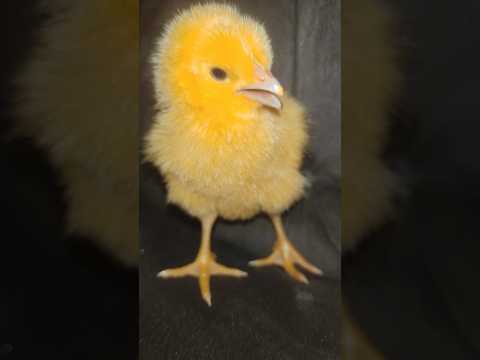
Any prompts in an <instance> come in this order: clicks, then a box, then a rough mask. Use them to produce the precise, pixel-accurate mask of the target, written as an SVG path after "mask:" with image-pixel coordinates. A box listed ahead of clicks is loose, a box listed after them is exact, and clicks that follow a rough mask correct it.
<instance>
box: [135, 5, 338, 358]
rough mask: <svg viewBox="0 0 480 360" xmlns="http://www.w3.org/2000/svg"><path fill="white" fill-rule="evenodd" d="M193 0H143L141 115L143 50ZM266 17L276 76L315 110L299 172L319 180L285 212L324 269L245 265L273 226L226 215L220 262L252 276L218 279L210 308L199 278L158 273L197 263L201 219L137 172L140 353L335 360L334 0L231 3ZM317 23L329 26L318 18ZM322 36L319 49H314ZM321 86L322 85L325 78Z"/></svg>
mask: <svg viewBox="0 0 480 360" xmlns="http://www.w3.org/2000/svg"><path fill="white" fill-rule="evenodd" d="M191 3H193V2H192V1H163V2H161V3H160V2H158V1H149V0H144V1H142V2H141V4H142V7H141V34H142V38H141V57H142V71H141V74H142V84H141V93H142V96H141V98H142V102H143V103H142V106H141V112H142V115H141V117H142V118H141V124H142V129H143V132H145V131H147V130H148V128H149V126H150V124H151V121H152V114H153V110H152V104H153V99H152V87H151V84H150V82H149V79H150V77H151V75H150V74H151V73H150V68H149V66H148V62H147V61H148V57H149V55H150V52H151V49H152V43H153V41H154V40H155V39H156V38H157V37H158V36H159V34H160V31H161V28H162V26H163V25H164V24H165V22H166V21H167V20H169V19H170V18H171V17H172V15H174V14H175V12H176V11H177V10H179V9H183V8H185V7H187V6H188V5H190V4H191ZM234 3H235V4H238V5H239V7H240V9H241V10H243V11H244V12H246V13H248V14H250V15H253V16H254V17H256V18H257V19H259V20H260V21H262V22H264V23H265V26H266V28H267V31H268V33H269V35H270V36H271V38H272V43H273V49H274V53H275V55H274V56H275V59H274V66H273V70H272V72H273V74H274V75H275V76H276V77H278V78H279V80H280V82H281V83H282V84H283V85H284V86H285V88H286V89H287V91H289V92H290V93H292V94H293V95H295V96H297V97H298V98H299V99H300V100H301V101H302V102H303V103H304V104H305V105H306V108H307V110H308V111H309V113H310V116H311V119H312V123H313V130H312V141H311V147H310V150H309V155H308V156H307V159H306V161H305V166H304V171H305V173H306V174H308V176H309V177H310V178H311V180H312V183H313V186H312V189H311V191H310V193H309V195H308V197H307V198H306V199H305V200H303V201H301V202H300V203H299V204H297V205H296V206H295V207H294V208H293V209H291V211H289V212H288V213H287V214H286V216H285V217H284V218H285V223H286V230H287V233H288V235H289V237H290V239H291V240H292V241H293V242H294V243H295V245H297V246H298V248H299V249H300V251H301V252H303V254H305V255H306V257H307V258H309V259H310V260H311V261H313V262H314V263H315V264H316V265H318V266H319V267H320V268H321V269H322V270H324V271H325V273H326V275H325V276H323V277H320V278H314V277H310V280H311V282H310V284H309V285H307V286H306V285H302V284H298V283H296V282H295V281H294V280H292V279H291V278H289V277H288V275H287V274H286V273H284V271H283V270H282V269H279V268H265V269H253V268H247V266H246V264H247V262H248V261H249V260H252V259H254V258H258V257H259V256H266V255H267V254H268V253H269V252H270V250H271V246H272V245H273V242H274V236H275V233H274V230H273V227H272V225H271V224H270V223H269V221H268V220H267V219H265V218H262V217H260V218H256V219H254V220H252V221H249V222H246V223H239V222H228V223H227V222H223V221H220V222H219V223H218V224H217V225H216V226H215V228H214V232H213V249H214V252H215V253H216V254H217V256H218V258H219V260H220V261H221V262H222V263H224V264H226V265H230V266H235V267H239V268H241V269H244V270H246V271H248V273H249V276H248V277H247V278H245V279H229V278H213V280H212V284H211V291H212V300H213V306H212V308H208V306H207V305H206V304H205V303H204V302H203V300H202V299H201V297H200V293H199V289H198V283H197V281H196V279H193V278H186V279H177V280H160V279H158V278H156V274H157V273H158V272H159V271H160V270H162V269H165V268H167V267H174V266H179V265H181V264H185V263H187V262H189V261H191V260H192V259H193V258H194V256H195V253H196V251H197V249H198V246H199V239H200V224H199V222H198V221H197V220H195V219H192V218H189V217H188V216H187V215H186V214H184V213H183V212H182V211H181V210H179V209H177V208H175V207H173V206H166V204H165V190H164V186H163V184H162V180H161V178H160V176H159V175H158V174H157V171H156V170H155V169H153V168H152V167H151V166H150V165H145V166H144V167H143V169H142V172H141V195H140V196H141V199H140V200H141V207H140V208H141V210H140V211H141V215H140V218H141V226H140V228H141V243H142V253H143V256H142V260H141V272H140V274H141V275H140V278H141V286H140V288H141V290H140V297H141V298H140V303H141V308H140V317H141V321H140V353H141V357H142V359H145V360H150V359H152V360H153V359H158V358H164V359H172V360H176V359H205V360H206V359H337V358H338V357H339V345H338V344H339V336H340V333H339V330H340V329H339V325H340V324H339V307H340V281H339V272H340V219H339V210H340V208H339V196H340V190H339V182H338V180H339V172H340V151H339V147H340V142H339V137H340V111H339V109H340V100H339V99H340V98H339V95H340V94H339V91H340V88H339V82H340V81H339V80H340V77H339V75H340V72H339V66H340V58H339V48H340V42H339V26H340V18H339V16H340V12H339V10H340V9H339V3H338V2H336V1H301V2H298V1H287V0H283V1H276V2H275V6H271V5H272V4H271V3H270V2H258V1H234ZM320 24H322V25H321V26H320ZM314 45H315V46H314ZM318 84H323V85H322V87H319V86H318Z"/></svg>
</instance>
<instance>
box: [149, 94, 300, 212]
mask: <svg viewBox="0 0 480 360" xmlns="http://www.w3.org/2000/svg"><path fill="white" fill-rule="evenodd" d="M195 116H201V114H200V115H195V114H184V113H179V112H178V111H176V110H173V111H167V112H165V113H163V114H161V115H160V116H159V118H158V124H159V126H158V128H156V129H155V131H154V132H153V133H152V134H153V138H152V139H151V141H154V142H155V143H157V144H161V149H160V151H159V152H158V153H157V155H158V157H157V158H156V161H157V162H158V164H159V166H160V169H161V170H162V172H163V173H164V176H165V178H166V182H167V186H168V199H169V201H171V202H172V203H175V204H178V205H179V206H181V207H182V208H183V209H184V210H185V211H187V212H188V213H190V214H191V215H193V216H195V217H198V218H201V217H203V216H206V215H208V214H211V213H217V214H218V215H220V216H222V217H223V218H226V219H229V220H237V219H248V218H250V217H252V216H254V215H256V214H257V213H258V212H260V211H263V212H267V213H273V214H278V213H281V212H283V211H284V210H285V209H286V208H288V207H289V206H290V205H291V204H292V203H294V202H295V201H296V200H298V199H299V198H300V197H301V196H302V195H303V189H304V184H305V179H304V177H303V175H302V174H301V173H300V171H299V167H300V164H301V160H302V155H303V151H304V146H305V142H306V137H307V136H306V131H305V122H304V117H303V110H302V108H301V106H300V105H299V104H298V103H297V102H296V101H295V100H294V99H292V98H288V99H287V100H285V102H284V109H283V110H282V112H281V113H275V112H273V111H271V110H269V109H261V110H260V111H259V113H258V115H257V116H256V117H255V118H251V119H232V118H228V116H227V115H223V116H225V119H204V120H203V121H201V122H200V124H201V125H199V122H198V121H197V119H192V117H195ZM218 122H229V124H228V126H222V125H221V124H218Z"/></svg>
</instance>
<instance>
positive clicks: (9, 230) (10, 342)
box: [0, 1, 138, 360]
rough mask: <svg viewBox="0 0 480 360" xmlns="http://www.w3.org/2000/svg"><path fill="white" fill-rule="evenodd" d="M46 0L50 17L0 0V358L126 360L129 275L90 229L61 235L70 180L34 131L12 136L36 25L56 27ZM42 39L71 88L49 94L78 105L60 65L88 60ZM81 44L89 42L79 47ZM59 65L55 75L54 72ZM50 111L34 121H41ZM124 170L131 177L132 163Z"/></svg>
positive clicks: (131, 320)
mask: <svg viewBox="0 0 480 360" xmlns="http://www.w3.org/2000/svg"><path fill="white" fill-rule="evenodd" d="M47 3H48V2H47ZM77 3H81V2H77ZM83 3H84V4H86V2H83ZM51 4H52V6H53V5H56V6H57V7H56V9H57V12H58V13H56V14H55V16H54V14H53V12H52V11H51V9H53V8H55V7H53V8H49V7H48V6H40V2H39V1H7V2H5V3H3V4H2V10H1V11H0V28H1V30H0V34H1V41H2V44H3V51H2V56H1V57H0V129H1V132H0V167H1V168H2V172H1V176H0V189H1V190H0V202H1V204H2V216H1V228H2V234H1V236H0V238H1V250H0V273H1V275H0V279H1V285H0V358H1V359H4V358H5V359H22V360H23V359H30V358H49V359H128V360H131V359H135V358H136V357H137V356H138V350H137V349H138V275H137V271H136V270H133V269H132V268H127V267H125V266H124V265H123V264H122V263H120V262H119V261H117V260H115V259H113V258H112V257H111V256H110V255H109V253H108V252H106V251H105V250H100V248H99V247H98V246H96V245H94V244H96V243H98V240H97V239H96V238H95V236H94V235H90V234H88V235H87V234H86V232H85V231H82V230H78V231H73V232H69V231H67V220H66V219H67V217H68V216H69V215H68V214H70V207H71V202H70V201H69V198H68V195H67V194H68V193H67V189H68V188H69V186H70V184H69V183H67V182H65V177H64V176H63V175H64V172H63V171H64V170H63V168H62V167H59V166H57V165H58V163H57V165H55V164H54V162H53V161H52V157H51V154H52V153H51V151H50V150H51V148H50V147H49V146H47V145H42V146H41V145H39V141H38V140H39V139H38V138H39V137H38V136H37V134H38V133H40V130H38V129H37V130H36V131H33V134H32V135H31V136H30V135H29V133H28V132H21V133H20V134H17V135H12V132H11V131H12V129H14V128H16V127H17V126H18V124H19V123H21V122H23V121H24V120H25V119H22V118H21V116H20V115H19V110H18V109H19V108H21V107H23V106H24V104H25V103H24V93H25V92H26V91H25V88H21V87H20V86H18V84H17V83H16V80H15V79H17V77H18V76H20V75H21V74H24V73H25V71H26V70H25V69H26V68H28V67H29V66H31V65H30V64H32V62H33V61H34V59H35V58H38V53H36V49H39V48H43V47H44V46H46V45H47V44H45V39H44V38H43V35H44V34H43V33H42V31H43V30H45V29H52V31H54V32H55V31H56V32H57V33H58V32H59V30H54V29H55V26H54V25H55V24H57V23H58V22H59V18H60V17H59V15H61V13H60V10H59V9H60V7H59V5H58V4H60V3H59V2H57V3H54V2H51ZM65 4H66V2H63V5H65ZM62 11H63V10H62ZM121 20H122V21H123V20H124V19H121ZM137 23H138V21H137ZM113 25H114V24H113ZM97 31H98V32H99V33H100V34H101V32H102V31H105V30H103V29H102V28H98V30H97ZM48 45H49V46H50V53H49V54H44V55H43V56H42V57H43V58H44V59H53V58H54V57H53V56H52V55H53V53H55V52H57V53H60V54H62V55H61V56H63V60H61V59H62V57H60V58H59V59H58V61H57V63H54V62H52V68H51V69H50V71H51V73H52V74H55V73H56V72H58V73H59V74H60V75H61V77H62V79H63V80H64V82H65V83H66V84H67V83H68V84H69V85H68V87H71V88H72V89H71V90H70V89H69V88H68V87H67V89H66V90H62V91H63V94H61V95H60V96H58V98H56V99H55V100H56V101H57V102H58V104H62V103H67V102H69V101H70V102H72V103H80V102H81V99H80V100H75V99H74V98H73V100H72V94H74V93H75V87H76V86H77V85H78V84H77V83H76V82H75V71H74V70H73V69H72V68H68V66H67V65H68V64H69V59H72V58H79V59H81V60H84V61H85V63H87V60H85V59H87V58H88V57H87V56H86V55H85V56H82V57H80V55H79V54H78V53H77V54H75V53H69V52H68V51H67V48H66V46H64V45H62V44H61V43H60V42H53V44H52V43H50V44H48ZM89 46H91V45H89V44H88V42H87V43H86V47H87V49H86V50H87V51H88V48H89ZM52 49H53V50H52ZM62 52H63V53H62ZM63 65H65V69H64V72H63V74H62V73H61V71H58V69H59V68H61V67H62V66H63ZM135 68H138V67H134V68H133V70H134V71H135ZM47 69H48V67H44V68H43V69H42V71H44V72H48V70H47ZM77 75H78V76H79V77H83V78H86V79H88V78H89V76H90V70H89V69H88V67H86V66H85V68H80V69H79V70H78V71H77ZM54 84H55V82H54V80H52V87H53V86H55V85H54ZM92 85H94V83H92ZM126 85H127V86H131V84H126ZM46 86H47V88H46V89H45V93H46V92H47V91H48V84H46ZM52 93H53V94H55V92H54V91H52ZM39 96H40V97H41V96H45V97H47V95H45V94H39ZM92 106H93V107H95V105H94V104H92ZM79 113H80V115H81V114H87V113H88V111H87V110H85V111H84V112H82V111H79ZM55 115H56V114H55V113H53V112H52V114H47V115H46V116H44V117H43V118H42V119H41V120H42V121H43V122H44V123H45V124H48V123H49V120H50V116H51V117H54V116H55ZM132 120H133V121H136V119H132ZM65 123H66V124H67V123H68V119H65ZM134 125H135V126H136V122H135V123H134ZM71 133H72V134H74V133H75V128H74V127H73V126H72V129H71ZM65 135H66V136H65V137H63V138H64V139H65V138H67V135H68V134H65ZM100 136H106V134H100ZM132 136H136V135H135V134H134V133H133V134H132ZM135 141H136V139H135ZM86 145H87V146H88V145H89V144H86ZM130 172H131V173H132V176H136V175H134V174H136V173H137V167H136V166H135V167H131V169H130ZM91 217H94V212H92V215H91Z"/></svg>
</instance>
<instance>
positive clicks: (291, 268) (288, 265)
mask: <svg viewBox="0 0 480 360" xmlns="http://www.w3.org/2000/svg"><path fill="white" fill-rule="evenodd" d="M272 222H273V225H274V227H275V230H276V232H277V241H276V243H275V245H274V247H273V252H272V254H271V255H270V256H267V257H266V258H262V259H258V260H253V261H250V262H249V265H251V266H254V267H262V266H270V265H277V266H282V267H283V268H284V269H285V271H286V272H287V273H288V274H289V275H290V276H291V277H293V278H294V279H295V280H297V281H300V282H303V283H305V284H308V279H307V278H306V276H305V275H304V274H302V273H301V272H300V271H299V270H297V268H296V267H295V264H297V265H299V266H300V267H302V268H303V269H305V270H307V271H309V272H311V273H313V274H315V275H322V274H323V272H322V270H320V269H319V268H317V267H316V266H315V265H313V264H312V263H310V262H309V261H308V260H307V259H305V258H304V257H303V256H302V254H300V253H299V252H298V250H297V249H295V247H294V246H293V245H292V243H291V242H290V240H288V238H287V236H286V235H285V232H284V230H283V226H282V222H281V219H280V217H279V216H272Z"/></svg>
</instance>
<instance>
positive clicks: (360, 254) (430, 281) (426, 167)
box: [342, 0, 480, 359]
mask: <svg viewBox="0 0 480 360" xmlns="http://www.w3.org/2000/svg"><path fill="white" fill-rule="evenodd" d="M346 3H353V1H347V0H345V1H344V6H345V4H346ZM385 3H386V4H387V5H389V6H390V9H391V11H392V13H393V15H394V17H395V37H396V41H395V46H396V49H397V52H398V54H399V56H398V59H399V65H400V67H401V70H402V82H403V84H402V86H401V93H400V94H399V96H398V98H397V100H396V101H395V103H394V104H392V108H391V115H390V118H389V122H390V124H391V125H390V134H389V139H388V142H387V146H386V147H385V151H384V159H385V162H386V163H387V164H388V166H389V168H390V169H392V171H393V172H394V173H395V174H396V175H397V176H398V177H399V179H400V181H401V185H400V188H399V189H398V191H397V193H396V195H395V196H394V197H395V198H396V200H395V212H394V215H393V216H392V217H391V218H390V220H389V221H387V222H386V223H385V224H384V226H382V227H377V228H376V229H375V230H370V231H369V233H367V234H364V235H363V238H364V239H363V240H364V241H363V242H362V243H361V244H360V245H359V246H358V247H357V250H356V251H353V252H351V253H349V254H348V255H345V256H344V258H343V262H342V292H343V295H344V298H345V302H346V304H347V305H348V307H349V310H350V315H351V316H352V317H353V319H354V321H355V322H356V323H357V324H358V325H360V326H361V328H362V329H363V330H364V331H365V332H366V333H367V335H368V337H369V339H370V340H371V341H372V342H373V344H374V346H375V347H376V348H377V349H379V350H381V352H382V353H383V356H382V357H381V358H385V359H406V358H413V359H425V358H427V359H478V358H479V356H480V347H479V344H480V338H479V336H480V326H479V324H480V313H479V311H478V304H479V300H480V293H479V291H478V286H477V284H478V279H479V274H480V268H479V262H478V261H477V260H476V257H477V254H478V252H479V250H480V242H479V241H478V238H479V235H480V234H479V230H478V217H479V214H480V203H479V190H478V184H479V180H480V167H479V162H478V159H477V157H478V154H479V151H480V147H479V142H478V139H477V136H478V133H479V130H480V125H479V122H478V117H479V115H478V96H477V94H478V91H477V89H476V88H477V86H478V82H479V80H480V72H479V68H478V64H479V60H480V50H479V47H478V44H479V43H480V35H479V34H480V31H479V30H480V29H479V25H478V14H479V10H480V6H479V3H478V2H476V1H467V0H464V1H458V2H455V3H453V2H451V1H443V0H440V1H408V0H388V1H386V2H385ZM344 11H345V8H344ZM346 201H347V204H348V199H346ZM371 356H372V355H371V354H369V355H367V356H361V355H360V354H359V355H358V357H354V356H353V357H352V358H366V359H368V358H373V357H371ZM375 358H377V357H375Z"/></svg>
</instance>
